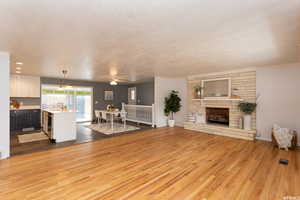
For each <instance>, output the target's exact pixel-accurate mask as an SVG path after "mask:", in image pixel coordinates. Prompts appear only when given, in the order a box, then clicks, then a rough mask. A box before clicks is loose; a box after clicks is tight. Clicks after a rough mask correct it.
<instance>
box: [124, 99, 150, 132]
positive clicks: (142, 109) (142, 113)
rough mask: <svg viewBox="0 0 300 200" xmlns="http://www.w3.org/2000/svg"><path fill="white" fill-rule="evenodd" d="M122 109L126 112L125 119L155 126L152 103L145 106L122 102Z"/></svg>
mask: <svg viewBox="0 0 300 200" xmlns="http://www.w3.org/2000/svg"><path fill="white" fill-rule="evenodd" d="M122 110H125V111H126V113H127V116H126V120H127V121H132V122H137V123H142V124H148V125H151V126H152V127H154V126H155V118H154V117H155V114H154V104H152V105H151V106H145V105H131V104H125V103H122Z"/></svg>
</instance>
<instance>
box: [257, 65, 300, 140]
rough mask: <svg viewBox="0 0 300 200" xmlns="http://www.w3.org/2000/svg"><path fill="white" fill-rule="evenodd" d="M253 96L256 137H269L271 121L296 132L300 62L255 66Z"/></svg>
mask: <svg viewBox="0 0 300 200" xmlns="http://www.w3.org/2000/svg"><path fill="white" fill-rule="evenodd" d="M257 95H259V96H260V97H259V99H258V107H257V131H258V134H259V137H258V139H263V140H271V129H272V125H273V124H274V123H277V124H279V125H280V126H282V127H287V128H292V129H296V130H297V131H298V134H299V133H300V63H296V64H289V65H282V66H274V67H264V68H258V69H257ZM298 143H300V134H299V135H298Z"/></svg>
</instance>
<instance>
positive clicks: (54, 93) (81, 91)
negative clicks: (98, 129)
mask: <svg viewBox="0 0 300 200" xmlns="http://www.w3.org/2000/svg"><path fill="white" fill-rule="evenodd" d="M92 99H93V88H91V87H72V88H60V87H59V86H57V85H42V108H43V109H51V110H59V109H61V108H62V107H66V108H67V110H69V111H74V112H76V121H78V122H80V121H91V120H92Z"/></svg>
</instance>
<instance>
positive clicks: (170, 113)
mask: <svg viewBox="0 0 300 200" xmlns="http://www.w3.org/2000/svg"><path fill="white" fill-rule="evenodd" d="M180 102H181V98H180V97H179V96H178V91H175V90H172V91H171V93H170V94H169V95H168V96H167V97H166V98H165V109H164V112H165V115H166V116H167V117H170V118H169V119H168V125H169V126H170V127H174V125H175V120H174V113H176V112H178V111H180V108H181V104H180Z"/></svg>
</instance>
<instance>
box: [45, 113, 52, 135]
mask: <svg viewBox="0 0 300 200" xmlns="http://www.w3.org/2000/svg"><path fill="white" fill-rule="evenodd" d="M52 122H53V114H52V113H50V112H47V111H43V131H44V133H46V135H48V137H49V139H51V140H52V139H53V128H52Z"/></svg>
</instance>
